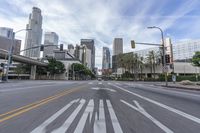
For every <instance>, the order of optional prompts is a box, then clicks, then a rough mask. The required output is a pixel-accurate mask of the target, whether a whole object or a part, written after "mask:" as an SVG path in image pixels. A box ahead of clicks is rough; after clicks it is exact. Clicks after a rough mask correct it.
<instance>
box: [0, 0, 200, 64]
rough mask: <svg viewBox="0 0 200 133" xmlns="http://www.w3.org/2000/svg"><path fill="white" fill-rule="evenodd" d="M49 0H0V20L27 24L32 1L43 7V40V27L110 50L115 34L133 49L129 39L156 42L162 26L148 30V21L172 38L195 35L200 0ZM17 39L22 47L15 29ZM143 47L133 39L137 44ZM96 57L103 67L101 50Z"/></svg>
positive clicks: (71, 40) (7, 23)
mask: <svg viewBox="0 0 200 133" xmlns="http://www.w3.org/2000/svg"><path fill="white" fill-rule="evenodd" d="M48 2H49V1H46V0H44V1H39V0H35V1H31V0H30V1H29V2H25V1H20V0H10V1H0V4H1V5H2V6H1V7H0V20H1V21H0V26H1V27H10V28H13V29H14V31H16V30H19V29H24V28H26V24H27V23H28V15H29V13H31V10H32V7H33V6H37V7H38V8H40V9H41V10H42V16H43V18H44V20H43V27H42V28H43V29H44V30H43V37H42V40H44V32H46V31H47V32H48V31H50V32H56V33H58V35H59V38H60V40H61V41H66V43H69V44H74V45H75V44H77V43H78V44H79V43H80V39H82V38H89V39H90V38H91V39H94V40H95V47H96V49H99V48H101V49H102V47H103V46H106V47H109V48H110V50H111V53H112V44H113V39H114V38H116V37H120V38H123V40H124V51H126V52H130V51H132V50H131V49H130V40H132V39H134V40H136V41H138V42H152V43H155V42H156V43H157V42H159V41H160V32H159V31H157V30H149V29H147V28H146V27H147V26H154V25H155V26H159V27H161V28H162V29H163V30H164V35H165V37H170V38H171V39H172V42H177V41H181V40H188V39H198V38H199V31H198V29H199V28H200V26H199V25H198V24H199V22H200V18H199V15H200V14H199V10H200V9H199V8H198V7H199V5H200V2H199V1H198V0H189V1H184V0H180V1H173V0H169V1H162V2H161V1H159V0H148V1H147V0H146V1H145V2H143V3H141V2H140V1H138V0H134V1H132V0H128V1H126V2H123V1H120V0H117V1H105V0H103V1H102V0H101V1H92V0H86V1H78V0H75V1H62V0H59V1H55V2H52V3H51V5H53V6H46V5H47V3H48ZM158 3H159V5H158ZM22 5H23V6H22ZM7 9H10V10H7ZM186 31H187V32H186ZM16 39H21V40H22V48H24V46H23V45H24V39H25V32H21V33H19V34H18V35H17V36H16ZM43 42H44V41H42V43H43ZM66 47H67V46H66ZM142 47H143V46H138V45H137V46H136V49H142ZM95 62H96V66H97V67H101V62H102V52H101V51H98V50H97V52H96V61H95Z"/></svg>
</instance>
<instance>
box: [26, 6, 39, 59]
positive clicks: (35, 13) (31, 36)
mask: <svg viewBox="0 0 200 133" xmlns="http://www.w3.org/2000/svg"><path fill="white" fill-rule="evenodd" d="M26 28H27V29H31V30H27V32H26V39H25V48H24V49H27V48H31V47H35V46H40V45H41V40H42V15H41V10H40V9H39V8H37V7H33V9H32V13H31V14H30V15H29V23H28V24H27V26H26ZM24 55H25V56H27V57H32V58H38V57H40V48H34V49H30V50H27V51H25V52H24Z"/></svg>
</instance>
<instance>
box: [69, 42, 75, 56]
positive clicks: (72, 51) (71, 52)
mask: <svg viewBox="0 0 200 133" xmlns="http://www.w3.org/2000/svg"><path fill="white" fill-rule="evenodd" d="M68 51H69V53H70V54H71V55H74V54H75V50H74V45H72V44H68Z"/></svg>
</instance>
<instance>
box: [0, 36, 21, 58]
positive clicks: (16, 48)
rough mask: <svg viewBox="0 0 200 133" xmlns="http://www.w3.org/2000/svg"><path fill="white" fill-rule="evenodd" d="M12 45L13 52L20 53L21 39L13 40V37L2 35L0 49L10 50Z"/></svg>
mask: <svg viewBox="0 0 200 133" xmlns="http://www.w3.org/2000/svg"><path fill="white" fill-rule="evenodd" d="M12 43H13V44H12ZM11 45H13V54H17V55H19V54H20V49H21V40H18V39H14V40H13V39H9V38H6V37H2V36H0V49H4V50H7V51H9V50H10V48H11Z"/></svg>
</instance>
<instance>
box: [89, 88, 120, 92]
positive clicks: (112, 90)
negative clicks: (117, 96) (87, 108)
mask: <svg viewBox="0 0 200 133" xmlns="http://www.w3.org/2000/svg"><path fill="white" fill-rule="evenodd" d="M91 89H92V90H108V91H111V92H116V90H114V89H110V88H98V87H92V88H91Z"/></svg>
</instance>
